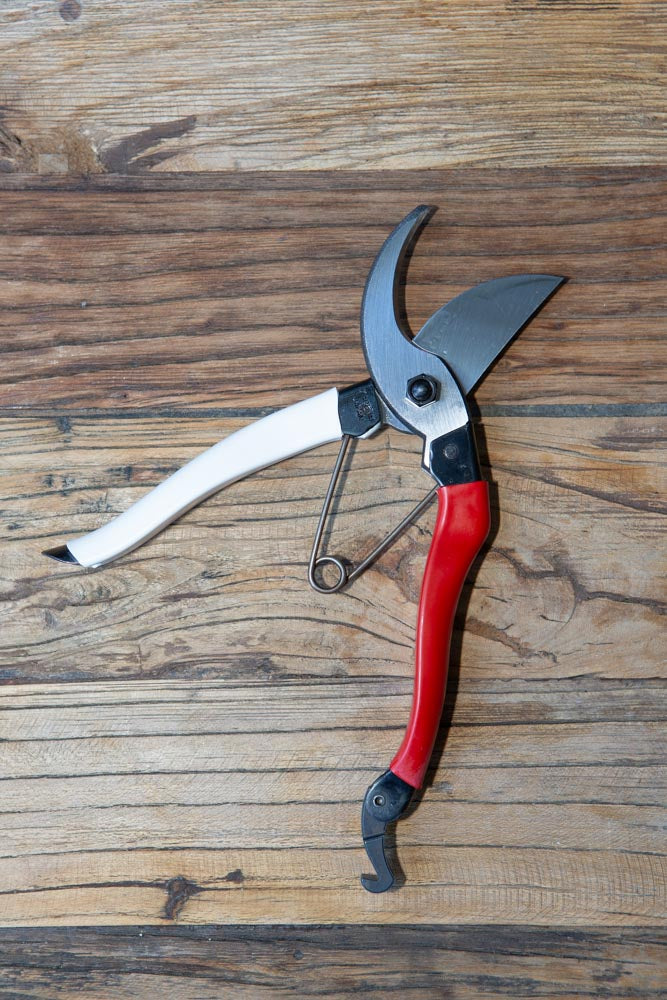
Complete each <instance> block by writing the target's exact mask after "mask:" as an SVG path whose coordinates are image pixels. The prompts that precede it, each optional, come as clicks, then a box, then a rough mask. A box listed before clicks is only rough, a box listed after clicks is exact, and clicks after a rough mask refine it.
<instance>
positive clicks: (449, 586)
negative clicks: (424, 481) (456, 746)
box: [391, 481, 490, 788]
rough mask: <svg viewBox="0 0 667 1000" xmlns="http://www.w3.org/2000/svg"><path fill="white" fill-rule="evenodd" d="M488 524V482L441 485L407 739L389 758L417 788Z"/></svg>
mask: <svg viewBox="0 0 667 1000" xmlns="http://www.w3.org/2000/svg"><path fill="white" fill-rule="evenodd" d="M489 526H490V517H489V487H488V485H487V483H485V482H481V481H479V482H475V483H464V484H462V485H459V486H441V487H440V489H439V490H438V517H437V520H436V524H435V529H434V531H433V540H432V541H431V548H430V550H429V553H428V559H427V560H426V569H425V570H424V580H423V583H422V590H421V597H420V599H419V612H418V616H417V639H416V649H415V687H414V693H413V696H412V710H411V712H410V720H409V722H408V728H407V729H406V731H405V736H404V737H403V742H402V743H401V746H400V748H399V751H398V753H397V754H396V756H395V757H394V759H393V760H392V762H391V770H392V771H393V772H394V774H396V775H398V777H399V778H402V779H403V781H407V783H408V784H409V785H412V786H413V787H414V788H419V787H420V786H421V783H422V781H423V780H424V775H425V773H426V769H427V768H428V762H429V760H430V758H431V753H432V752H433V744H434V743H435V738H436V736H437V734H438V728H439V726H440V716H441V715H442V706H443V703H444V700H445V688H446V686H447V667H448V665H449V646H450V642H451V638H452V628H453V626H454V616H455V614H456V606H457V604H458V603H459V597H460V596H461V590H462V589H463V583H464V581H465V578H466V576H467V573H468V570H469V569H470V566H471V564H472V561H473V559H474V558H475V556H476V555H477V553H478V552H479V550H480V548H481V547H482V544H483V543H484V540H485V538H486V536H487V535H488V533H489Z"/></svg>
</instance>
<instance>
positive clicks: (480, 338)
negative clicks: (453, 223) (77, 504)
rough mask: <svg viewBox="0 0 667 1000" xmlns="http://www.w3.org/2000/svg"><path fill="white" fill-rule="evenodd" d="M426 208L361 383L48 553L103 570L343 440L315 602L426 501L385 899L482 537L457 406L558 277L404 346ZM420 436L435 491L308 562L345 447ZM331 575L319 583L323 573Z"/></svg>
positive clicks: (385, 797) (198, 462) (389, 800)
mask: <svg viewBox="0 0 667 1000" xmlns="http://www.w3.org/2000/svg"><path fill="white" fill-rule="evenodd" d="M430 214H431V209H430V208H429V207H428V206H419V207H418V208H416V209H414V211H412V212H410V214H409V215H407V216H406V217H405V218H404V219H403V221H402V222H401V223H400V224H399V225H398V226H397V227H396V229H394V231H393V232H392V233H391V235H390V236H389V237H388V239H387V240H386V242H385V243H384V245H383V247H382V248H381V250H380V252H379V254H378V256H377V258H376V260H375V263H374V264H373V267H372V268H371V271H370V274H369V276H368V279H367V281H366V288H365V291H364V296H363V302H362V306H361V341H362V345H363V350H364V355H365V358H366V364H367V366H368V372H369V375H370V378H368V379H367V380H366V381H364V382H361V383H358V384H356V385H353V386H350V387H348V388H346V389H342V390H340V391H339V390H338V389H329V390H328V391H327V392H323V393H321V394H320V395H318V396H314V397H313V398H311V399H307V400H304V401H303V402H300V403H296V404H295V405H293V406H289V407H287V408H286V409H283V410H279V411H277V412H275V413H272V414H270V415H269V416H266V417H263V418H262V419H260V420H257V421H256V422H255V423H253V424H250V425H248V426H247V427H244V428H242V429H241V430H239V431H237V432H236V433H234V434H232V435H230V437H228V438H226V439H225V440H224V441H221V442H220V443H219V444H216V445H214V446H213V447H212V448H210V449H209V450H208V451H206V452H204V453H203V454H202V455H199V456H198V457H197V458H195V459H194V460H193V461H191V462H189V463H188V464H187V465H185V466H184V467H183V468H182V469H180V470H179V471H178V472H176V473H174V475H172V476H170V477H169V478H168V479H166V480H165V481H164V482H163V483H161V484H160V485H159V486H157V487H156V488H155V489H153V490H152V491H151V492H149V493H148V494H147V495H146V496H144V497H143V498H142V499H141V500H139V501H138V502H137V503H135V504H134V505H133V506H132V507H130V508H129V509H128V510H126V511H125V512H124V513H123V514H120V515H119V516H118V517H116V518H115V519H114V520H112V521H111V522H110V523H108V524H106V525H105V526H104V527H101V528H99V529H98V530H97V531H93V532H91V533H90V534H87V535H83V536H81V537H79V538H75V539H74V540H72V541H70V542H68V543H67V544H66V545H61V546H58V547H57V548H54V549H50V550H48V551H47V552H46V555H49V556H52V557H53V558H55V559H59V560H62V561H64V562H70V563H76V564H79V565H81V566H87V567H93V566H101V565H102V564H104V563H108V562H110V561H111V560H112V559H115V558H117V557H118V556H121V555H123V554H124V553H127V552H129V551H131V550H132V549H135V548H136V547H137V546H139V545H141V544H142V543H143V542H145V541H146V540H147V539H148V538H150V537H151V536H153V535H155V534H156V533H157V532H158V531H160V530H161V529H162V528H163V527H164V526H165V525H167V524H169V523H170V522H172V521H174V520H175V519H176V518H177V517H179V516H180V515H181V514H182V513H184V511H186V510H188V509H189V508H191V507H192V506H194V505H195V504H197V503H199V502H200V501H201V500H203V499H204V498H205V497H208V496H210V495H211V494H212V493H214V492H215V491H216V490H219V489H221V488H222V487H223V486H227V485H229V484H230V483H232V482H234V481H235V480H237V479H241V478H243V477H244V476H246V475H248V474H249V473H251V472H254V471H256V470H258V469H262V468H265V467H266V466H268V465H272V464H273V463H274V462H279V461H281V460H282V459H285V458H288V457H290V456H292V455H296V454H299V453H300V452H303V451H306V450H308V449H310V448H314V447H316V446H317V445H321V444H325V443H328V442H331V441H336V440H341V441H342V443H341V450H340V453H339V456H338V459H337V461H336V466H335V468H334V473H333V476H332V480H331V485H330V487H329V490H328V492H327V496H326V499H325V503H324V508H323V511H322V516H321V518H320V523H319V525H318V528H317V531H316V537H315V543H314V545H313V551H312V554H311V558H310V564H309V567H308V576H309V580H310V582H311V584H312V586H314V587H315V588H316V589H317V590H319V591H321V592H324V593H326V592H334V591H337V590H340V589H341V588H342V587H343V586H346V585H349V584H350V583H351V582H352V581H353V580H354V579H355V578H356V577H357V576H358V575H359V574H360V573H361V572H363V570H364V569H365V568H366V567H367V566H368V565H369V564H370V562H371V561H372V560H373V559H375V558H376V557H377V556H378V555H379V553H380V551H382V550H383V549H384V548H385V547H386V546H387V545H388V544H389V543H390V542H391V541H392V540H393V539H394V538H395V537H396V535H397V534H398V533H399V531H400V530H401V529H402V527H403V526H404V524H405V523H406V521H407V520H409V518H410V517H411V516H414V514H416V513H417V512H418V511H419V510H420V509H421V508H422V507H423V506H425V504H426V503H427V502H428V500H429V499H430V498H431V497H432V496H433V494H437V497H438V514H437V519H436V524H435V529H434V532H433V539H432V542H431V547H430V551H429V554H428V559H427V562H426V569H425V571H424V579H423V583H422V589H421V597H420V601H419V610H418V617H417V630H416V652H415V681H414V692H413V700H412V710H411V713H410V718H409V721H408V725H407V729H406V732H405V736H404V738H403V742H402V743H401V745H400V747H399V749H398V751H397V753H396V755H395V757H394V759H393V760H392V762H391V764H390V766H389V769H388V770H386V771H385V772H384V773H383V774H381V775H380V776H379V777H378V778H377V779H376V780H375V781H374V782H373V783H372V784H371V786H370V788H369V789H368V790H367V792H366V795H365V797H364V801H363V807H362V815H361V831H362V837H363V842H364V846H365V848H366V852H367V854H368V857H369V859H370V861H371V862H372V864H373V867H374V869H375V876H373V877H371V876H362V879H361V881H362V884H363V886H364V888H366V889H368V890H369V891H370V892H384V891H385V890H386V889H389V888H390V886H391V885H392V884H393V882H394V877H393V875H392V872H391V870H390V868H389V865H388V864H387V860H386V857H385V850H384V838H385V833H386V829H387V825H388V824H389V823H393V822H394V821H395V820H397V819H399V817H400V816H401V815H402V813H403V812H404V811H405V809H406V807H407V805H408V803H409V801H410V798H411V796H412V794H413V792H414V790H415V789H416V788H419V787H420V786H421V784H422V782H423V779H424V776H425V773H426V770H427V767H428V764H429V759H430V757H431V753H432V750H433V745H434V743H435V739H436V735H437V731H438V727H439V724H440V716H441V713H442V706H443V702H444V697H445V687H446V680H447V666H448V659H449V647H450V640H451V634H452V627H453V622H454V615H455V612H456V606H457V603H458V600H459V596H460V593H461V589H462V587H463V583H464V580H465V577H466V574H467V573H468V570H469V569H470V566H471V564H472V562H473V560H474V558H475V556H476V555H477V553H478V552H479V550H480V548H481V546H482V544H483V542H484V540H485V539H486V537H487V534H488V531H489V496H488V486H487V484H486V482H484V481H483V480H482V478H481V475H480V470H479V463H478V459H477V450H476V447H475V437H474V432H473V426H472V422H471V419H470V415H469V412H468V409H467V406H466V396H467V395H468V394H469V393H470V391H471V390H472V389H473V388H474V387H475V385H476V384H477V383H478V382H479V381H480V379H481V378H482V376H483V375H484V374H485V373H486V371H487V370H488V368H489V367H490V366H491V365H492V364H493V362H494V361H495V360H496V358H497V357H498V355H499V354H500V353H501V352H502V351H503V350H504V349H505V347H506V346H507V345H508V344H509V342H510V341H511V340H512V338H513V337H514V336H515V335H516V334H517V333H518V332H519V331H520V330H521V328H522V327H523V326H524V325H525V324H526V323H527V322H528V320H529V319H530V318H531V316H533V314H534V313H535V312H536V311H537V310H538V309H539V308H540V306H541V305H542V304H543V303H544V302H545V301H546V299H547V298H549V296H550V295H551V294H552V293H553V292H554V291H555V289H556V288H557V287H558V286H559V285H560V284H561V282H562V281H563V280H564V279H563V278H561V277H556V276H554V275H549V274H520V275H514V276H511V277H503V278H496V279H494V280H492V281H486V282H484V283H483V284H480V285H477V286H476V287H474V288H471V289H470V290H469V291H467V292H464V293H463V294H461V295H459V296H457V297H456V298H455V299H453V300H452V301H451V302H449V303H447V305H444V306H443V307H442V308H441V309H439V310H438V311H437V312H435V313H434V314H433V315H432V316H431V317H430V319H428V320H427V322H426V323H425V324H424V326H423V327H422V329H421V330H420V332H419V333H418V334H417V335H416V336H415V337H414V338H413V339H412V340H410V339H409V337H408V336H407V335H406V334H405V333H404V331H403V330H402V329H401V323H400V319H399V317H398V314H397V309H396V293H397V287H398V280H399V275H400V272H401V267H402V264H403V261H404V259H405V255H406V253H407V251H408V250H409V248H410V246H411V244H412V242H413V240H414V239H415V237H416V235H417V233H418V231H419V230H420V228H421V226H422V225H423V224H424V223H425V222H426V220H427V218H428V217H429V215H430ZM387 425H389V426H391V427H394V428H396V429H397V430H399V431H404V432H406V433H410V434H416V435H418V436H419V437H420V438H421V439H422V441H423V458H422V464H423V467H424V468H425V469H426V471H427V472H428V473H429V474H430V475H431V477H432V478H433V479H434V481H435V486H434V488H433V490H432V491H431V494H429V496H428V497H427V498H426V499H425V500H424V501H422V503H421V504H419V505H418V507H417V508H415V511H413V512H412V515H408V518H406V519H404V521H403V522H401V524H400V525H399V526H398V527H397V528H395V529H394V530H393V531H392V532H391V533H390V534H389V535H388V536H387V538H386V539H385V540H384V542H382V544H381V545H380V546H379V547H378V548H377V549H376V550H375V551H374V552H372V553H371V554H370V556H368V557H367V558H366V559H364V561H363V562H362V563H361V564H360V565H358V566H357V567H356V568H355V569H353V570H351V571H349V570H348V568H347V566H346V565H345V563H344V562H343V561H342V560H340V559H338V558H336V557H334V556H330V555H324V556H320V555H319V554H318V549H319V543H320V540H321V536H322V532H323V528H324V523H325V520H326V517H327V514H328V510H329V505H330V502H331V498H332V495H333V491H334V488H335V484H336V481H337V477H338V473H339V472H340V469H341V466H342V463H343V461H344V456H345V451H346V449H347V446H348V444H349V441H350V439H351V438H365V437H368V436H370V435H371V434H374V433H375V432H376V431H378V430H380V429H381V428H382V427H385V426H387ZM326 565H330V566H333V567H334V569H335V571H336V573H337V580H336V582H335V583H333V584H327V583H326V582H325V580H324V578H323V575H322V570H323V569H324V567H325V566H326Z"/></svg>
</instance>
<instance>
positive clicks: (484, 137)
mask: <svg viewBox="0 0 667 1000" xmlns="http://www.w3.org/2000/svg"><path fill="white" fill-rule="evenodd" d="M0 32H1V35H2V40H3V43H4V44H3V52H2V68H1V70H0V106H1V108H0V116H1V117H0V169H4V170H6V171H19V172H26V171H30V172H35V171H37V172H39V173H46V174H58V173H73V174H90V173H99V172H116V171H120V172H146V171H164V170H168V171H175V170H179V171H182V170H187V171H193V170H197V171H201V170H203V171H207V170H221V169H222V170H248V169H262V170H265V169H270V170H276V169H277V170H286V171H289V170H293V169H314V168H316V169H322V168H343V169H354V168H370V169H372V170H385V169H390V168H391V169H396V168H409V169H415V168H423V167H438V168H440V167H446V166H453V165H460V164H475V165H486V166H490V165H495V166H499V165H505V166H509V167H512V168H515V167H517V166H531V165H532V166H535V165H539V166H548V167H551V166H553V165H555V164H574V163H576V164H596V165H599V166H602V167H604V168H606V167H607V166H608V165H609V164H631V165H636V164H651V163H653V164H656V163H657V164H660V163H664V160H665V131H664V128H665V91H664V78H663V77H662V76H661V73H662V72H664V45H665V37H666V36H667V7H666V5H665V4H664V3H663V2H662V0H624V2H622V3H609V2H608V0H556V2H553V0H550V2H543V0H542V2H540V0H488V2H485V3H482V4H480V3H475V2H474V0H448V2H447V3H446V4H445V3H432V2H424V0H392V2H390V3H389V2H378V0H375V2H373V3H370V4H361V3H358V2H357V0H328V2H327V3H321V2H319V0H306V2H304V0H288V2H282V3H279V4H272V5H267V4H266V3H261V2H245V0H244V2H241V0H233V2H230V0H227V2H225V3H220V2H215V0H198V2H196V3H193V2H191V0H188V2H187V3H185V2H182V0H170V2H169V3H163V2H160V0H143V2H142V3H126V2H120V0H31V2H30V3H20V2H18V0H0Z"/></svg>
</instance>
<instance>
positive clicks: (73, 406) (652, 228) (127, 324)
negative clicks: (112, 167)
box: [0, 168, 667, 412]
mask: <svg viewBox="0 0 667 1000" xmlns="http://www.w3.org/2000/svg"><path fill="white" fill-rule="evenodd" d="M3 183H4V186H5V190H4V191H2V192H0V232H2V233H3V234H4V235H5V236H6V239H5V240H4V241H3V242H2V244H0V271H1V273H2V278H3V280H2V281H1V282H0V306H1V307H2V308H1V309H0V345H1V350H2V360H3V369H2V374H1V375H0V409H2V410H4V411H5V412H11V411H15V410H16V409H20V408H23V409H30V410H31V412H34V411H35V408H36V407H38V408H41V409H42V411H46V412H54V408H55V409H57V410H58V412H65V411H67V412H80V411H81V409H82V408H84V409H87V410H91V409H93V410H98V409H100V408H103V409H107V410H109V409H113V411H114V412H118V411H119V410H123V409H126V410H130V409H136V408H147V407H150V408H155V407H160V408H162V409H163V410H164V411H169V412H173V410H174V408H176V407H178V408H180V409H181V410H183V409H184V408H185V409H190V408H203V409H206V408H208V409H211V408H220V407H223V408H226V409H227V411H229V410H230V409H231V410H234V408H236V412H238V408H239V407H240V408H241V409H242V410H243V411H244V412H247V410H248V408H253V407H271V408H275V407H276V406H279V405H284V404H286V403H290V402H293V401H295V400H297V399H300V398H302V397H303V396H304V395H305V394H308V393H314V392H316V391H318V390H321V389H323V388H328V387H330V386H331V385H332V384H336V385H340V386H342V385H345V384H348V383H349V382H353V381H356V380H358V379H360V378H362V377H365V368H364V364H363V358H362V352H361V347H360V343H359V333H358V313H359V303H360V299H361V293H362V289H363V284H364V281H365V278H366V274H367V272H368V269H369V267H370V265H371V263H372V261H373V259H374V256H375V254H376V253H377V250H378V248H379V246H380V245H381V242H382V240H383V239H384V237H385V235H386V234H387V233H388V232H389V231H390V230H391V228H392V227H393V226H394V225H395V224H396V222H397V221H398V220H399V219H400V218H401V216H402V215H403V214H404V213H405V212H407V211H409V210H410V209H411V208H413V207H414V205H415V204H418V203H419V202H424V201H427V202H430V203H433V204H436V205H440V206H441V211H440V212H438V213H437V214H436V216H435V218H434V219H433V220H432V222H431V223H429V225H428V227H427V229H426V231H425V232H424V234H423V235H422V236H421V237H420V240H419V243H418V247H417V250H416V252H415V255H414V257H413V261H412V264H411V267H410V274H409V280H408V284H407V309H408V316H409V318H410V323H411V325H412V327H413V328H414V329H415V330H417V329H419V327H420V326H421V324H422V322H423V321H424V320H425V319H426V318H427V317H428V316H429V315H430V314H431V312H433V311H434V310H435V309H436V308H438V307H439V306H440V305H441V304H442V303H443V302H445V301H447V300H448V299H449V298H450V297H452V296H453V295H455V294H457V293H459V292H461V291H462V290H464V289H465V288H467V287H469V286H471V285H473V284H476V283H477V282H479V281H482V280H485V279H488V278H491V277H494V276H497V275H499V274H507V273H512V272H517V271H518V272H522V271H530V270H533V271H542V272H544V271H546V272H550V273H556V274H564V275H567V276H569V279H570V280H569V282H568V284H567V285H566V286H565V287H564V288H562V289H561V290H559V292H558V294H557V295H556V296H555V297H554V299H553V300H552V301H551V302H550V303H548V304H547V306H546V307H545V308H544V309H543V311H542V312H541V313H540V314H539V316H538V317H537V318H536V319H535V320H534V321H533V322H532V323H531V324H530V325H529V327H528V328H527V329H526V330H525V331H524V333H523V334H522V335H521V337H520V338H519V339H518V340H517V342H516V344H514V345H512V347H511V349H510V350H509V352H508V353H507V355H506V356H505V357H504V358H503V359H501V360H500V361H499V363H498V364H497V366H496V368H495V370H494V372H493V377H492V378H489V379H487V380H486V382H485V383H484V384H483V385H482V386H481V387H480V389H479V390H478V392H477V400H478V403H479V405H480V406H481V407H482V408H483V409H484V408H485V407H486V408H488V407H489V406H516V405H517V404H528V405H534V404H549V405H554V404H559V405H563V404H567V405H571V404H575V405H581V404H594V405H599V406H600V405H601V406H608V405H609V404H610V403H612V404H613V405H615V406H619V405H630V406H637V405H638V404H642V405H646V404H652V403H653V404H657V403H660V402H662V400H663V390H662V383H663V380H664V371H665V364H666V358H665V344H666V341H665V338H664V336H663V328H664V318H665V309H664V303H665V290H666V289H665V267H664V263H665V251H664V211H665V209H664V206H665V195H666V193H667V179H666V174H665V171H664V169H658V168H655V169H654V170H653V171H652V172H647V171H646V170H635V171H631V172H627V171H623V172H621V171H616V172H614V171H606V172H603V173H601V174H595V173H587V172H586V171H581V170H579V171H577V170H565V171H558V172H550V173H549V174H548V175H546V174H545V173H544V172H539V171H532V172H531V171H527V172H518V173H517V172H516V171H473V172H472V173H471V172H467V173H464V172H462V171H451V172H441V173H435V172H433V173H425V174H421V175H416V176H415V175H413V174H410V173H407V174H401V173H394V174H382V175H378V174H376V175H372V174H352V175H346V174H338V175H336V174H331V173H329V174H300V175H296V176H293V177H290V178H289V179H285V178H284V177H283V176H281V175H276V174H273V175H270V176H269V177H264V178H263V179H262V176H261V175H253V176H252V177H245V178H239V175H232V176H231V177H224V176H222V177H218V178H217V179H214V180H212V179H208V180H207V181H206V183H202V185H201V189H199V190H189V189H188V188H187V184H186V185H185V187H184V183H185V182H184V181H183V179H181V180H180V181H179V180H178V179H174V180H172V179H169V180H168V181H161V180H152V179H151V181H150V183H148V184H147V183H145V182H144V183H139V182H135V181H132V180H127V179H126V180H118V179H116V180H114V179H106V178H103V179H101V180H99V181H95V182H90V183H87V184H85V185H83V186H81V185H79V186H78V187H77V186H76V185H72V184H71V183H70V184H69V186H67V185H58V184H57V183H56V184H52V185H51V186H48V185H44V184H43V183H42V184H41V185H38V186H37V187H36V188H35V189H34V190H30V189H23V188H22V186H21V185H19V184H17V183H16V181H14V180H12V179H11V178H10V179H8V180H5V181H4V182H3ZM24 186H25V185H24ZM36 191H38V192H39V194H38V195H36ZM176 192H177V193H176ZM249 371H251V372H252V378H250V379H249Z"/></svg>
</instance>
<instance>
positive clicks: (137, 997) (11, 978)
mask: <svg viewBox="0 0 667 1000" xmlns="http://www.w3.org/2000/svg"><path fill="white" fill-rule="evenodd" d="M0 967H2V970H3V977H2V980H0V997H7V998H9V997H11V998H16V997H18V996H21V997H22V998H25V1000H51V998H52V997H53V995H54V990H58V992H59V993H61V994H63V995H66V996H67V997H71V998H79V997H86V998H89V1000H97V998H99V1000H107V998H108V997H109V996H111V995H113V997H114V998H117V1000H121V998H125V997H127V998H132V1000H144V998H146V1000H149V998H153V997H155V996H156V995H157V994H158V993H161V992H163V991H164V992H166V993H167V994H168V995H169V996H177V997H178V998H179V1000H209V998H210V1000H218V998H219V997H220V996H221V995H223V994H226V993H227V992H233V995H234V996H235V997H241V998H244V1000H245V998H248V1000H250V998H252V1000H255V998H264V997H267V998H268V997H275V996H278V995H279V996H283V997H304V996H318V997H327V998H328V1000H344V998H348V997H350V996H368V995H369V994H373V993H378V992H380V993H381V995H382V996H383V997H394V996H397V997H414V998H423V997H426V996H428V997H433V998H441V1000H448V998H456V1000H473V998H475V1000H476V998H479V997H484V998H489V1000H493V998H494V997H495V998H508V997H509V998H511V1000H516V998H517V997H523V996H531V997H542V998H549V997H554V996H555V995H557V996H558V997H559V998H561V1000H580V998H582V997H584V998H595V997H600V998H603V997H609V996H610V995H613V996H614V998H616V1000H625V998H627V1000H642V998H644V1000H648V998H656V997H658V996H659V995H661V989H662V986H663V985H664V936H663V935H662V934H661V933H660V932H659V931H656V930H654V929H649V928H638V929H635V928H624V929H623V931H622V933H621V932H618V931H614V930H611V929H604V928H579V929H573V928H570V929H567V930H562V929H557V928H541V927H525V926H524V927H489V926H466V927H447V928H443V927H429V926H422V927H406V926H397V927H356V926H355V927H349V926H348V927H328V928H322V927H303V928H295V927H277V926H272V927H253V928H251V927H226V928H224V929H221V928H220V927H216V926H204V927H142V928H141V929H138V928H137V929H134V928H133V929H130V928H103V929H102V928H99V929H88V928H83V927H79V928H75V929H64V928H51V929H49V930H46V929H45V928H39V930H38V931H37V930H30V929H28V928H21V929H20V930H4V931H2V932H0Z"/></svg>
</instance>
